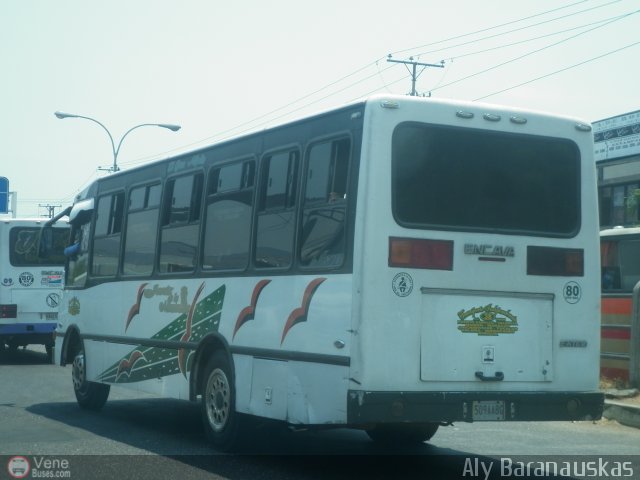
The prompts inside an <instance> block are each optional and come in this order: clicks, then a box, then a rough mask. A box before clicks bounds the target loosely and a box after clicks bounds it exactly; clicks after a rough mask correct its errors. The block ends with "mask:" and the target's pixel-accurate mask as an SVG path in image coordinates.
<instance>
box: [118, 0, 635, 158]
mask: <svg viewBox="0 0 640 480" xmlns="http://www.w3.org/2000/svg"><path fill="white" fill-rule="evenodd" d="M588 1H590V0H581V1H579V2H573V3H571V4H569V5H565V6H562V7H558V8H555V9H551V10H547V11H544V12H540V13H537V14H535V15H530V16H528V17H524V18H521V19H517V20H512V21H509V22H505V23H502V24H499V25H495V26H493V27H487V28H484V29H481V30H477V31H475V32H470V33H466V34H463V35H457V36H454V37H450V38H448V39H444V40H440V41H437V42H432V43H429V44H425V45H422V46H420V47H413V48H410V49H405V50H398V51H396V52H394V53H401V52H404V51H409V50H412V49H415V48H422V47H425V46H430V45H436V44H440V43H444V42H446V41H450V40H454V39H458V38H464V37H468V36H470V35H474V34H477V33H482V32H486V31H490V30H492V29H496V28H501V27H504V26H507V25H511V24H515V23H519V22H522V21H526V20H528V19H532V18H536V17H540V16H543V15H547V14H549V13H553V12H556V11H559V10H563V9H566V8H570V7H573V6H576V5H579V4H582V3H586V2H588ZM620 1H622V0H614V1H611V2H608V3H606V4H602V5H598V6H595V7H591V8H589V9H585V10H580V11H578V12H573V13H571V14H567V15H563V16H561V17H556V18H554V19H551V20H547V21H545V22H539V23H537V24H535V25H529V26H525V27H522V28H520V29H516V30H511V31H509V32H502V33H500V34H496V35H492V36H490V37H487V38H495V37H498V36H501V35H506V34H509V33H512V32H514V31H518V30H524V29H526V28H531V27H533V26H537V25H540V24H543V23H549V22H551V21H555V20H558V19H560V18H567V17H570V16H574V15H578V14H581V13H584V12H586V11H591V10H595V9H597V8H602V7H604V6H608V5H611V4H614V3H618V2H620ZM634 13H635V12H634ZM619 18H621V17H614V19H619ZM601 22H602V21H601ZM601 22H594V23H601ZM588 25H592V24H588ZM604 25H606V23H605V24H604ZM604 25H600V26H604ZM577 28H580V27H577ZM596 28H599V27H596ZM568 30H572V29H568ZM588 31H589V30H588ZM588 31H586V32H582V33H581V34H583V33H587V32H588ZM570 38H573V37H570ZM570 38H568V39H565V40H563V41H561V42H557V44H559V43H562V42H564V41H568V40H569V39H570ZM480 40H482V39H480ZM477 41H479V40H476V41H474V43H475V42H477ZM461 45H462V44H461ZM552 46H554V45H553V44H552V45H549V46H547V47H545V48H551V47H552ZM447 48H452V47H447ZM494 48H500V47H494ZM539 50H542V49H539ZM539 50H538V51H539ZM426 53H428V52H426ZM477 53H480V52H477ZM533 53H536V51H534V52H530V53H528V54H526V55H524V56H522V57H519V58H523V57H525V56H527V55H531V54H533ZM472 54H474V53H468V54H466V55H465V56H468V55H472ZM382 58H384V57H382ZM382 58H378V59H377V60H375V61H374V62H370V63H368V64H366V65H364V66H363V67H360V68H359V69H357V70H355V71H353V72H351V73H349V74H347V75H344V76H343V77H341V78H339V79H338V80H335V81H333V82H331V83H329V84H327V85H325V86H323V87H321V88H319V89H316V90H315V91H313V92H311V93H309V94H306V95H304V96H302V97H299V98H297V99H296V100H294V101H292V102H289V103H287V104H285V105H283V106H281V107H278V108H276V109H273V110H271V111H269V112H267V113H264V114H262V115H260V116H258V117H255V118H254V119H252V120H249V121H247V122H243V123H241V124H239V125H236V126H234V127H232V128H229V129H227V130H224V131H222V132H218V133H216V134H215V135H211V136H209V137H205V138H203V139H201V140H198V141H196V142H192V143H189V144H186V145H182V146H180V147H177V148H175V149H171V150H168V151H165V152H162V153H159V154H156V155H153V156H150V157H144V158H142V159H138V160H133V161H131V162H122V165H136V164H140V163H144V162H146V161H148V160H149V159H151V158H154V159H157V158H160V157H162V156H166V155H167V154H170V153H173V152H177V151H184V150H186V149H187V148H189V147H192V146H196V145H201V144H203V143H205V142H208V141H211V140H214V139H215V140H216V141H220V140H224V139H227V138H230V137H233V136H236V135H242V134H244V133H247V132H250V131H254V130H257V129H259V128H260V127H264V126H265V125H268V124H270V123H273V122H275V121H277V120H280V119H281V118H284V117H287V116H290V115H292V114H294V113H296V112H299V111H300V110H303V109H305V108H308V107H310V106H312V105H314V104H316V103H319V102H321V101H323V100H325V99H327V98H329V97H331V96H333V95H337V94H339V93H342V92H344V91H345V90H348V89H349V88H352V87H354V86H356V85H358V84H360V83H363V82H365V81H367V80H370V79H371V78H372V77H375V76H380V77H381V73H382V72H385V71H387V70H389V69H390V68H393V67H394V66H391V67H387V68H385V69H383V70H382V71H381V70H380V68H379V65H378V64H379V62H380V60H382ZM453 58H456V57H453ZM519 58H516V59H512V60H510V61H508V62H504V63H503V64H500V65H496V66H494V67H491V68H490V69H487V70H485V71H489V70H491V69H495V68H498V67H499V66H502V65H505V64H508V63H510V62H512V61H516V60H517V59H519ZM373 65H375V66H376V69H377V71H376V72H375V73H374V74H371V75H367V76H365V77H364V78H361V79H359V80H357V81H355V82H352V83H350V84H349V85H347V86H345V87H342V88H340V89H338V90H334V91H331V92H330V93H328V94H327V95H324V96H322V97H320V98H317V99H315V100H313V101H311V102H307V103H305V104H304V105H301V106H298V107H296V108H293V109H289V107H292V106H294V105H296V104H299V103H300V102H302V101H304V100H307V99H309V98H311V97H313V96H315V95H317V94H318V93H320V92H323V91H325V90H327V89H329V88H331V87H333V86H336V85H338V84H340V83H341V82H343V81H345V80H347V79H349V78H352V77H353V76H355V75H357V74H359V73H361V72H363V71H365V70H366V69H367V68H370V67H371V66H373ZM481 73H484V71H483V72H477V73H476V74H473V75H471V76H468V77H464V78H462V79H458V80H454V81H453V82H449V83H447V84H444V85H438V86H436V87H435V88H432V89H431V91H434V90H435V89H441V88H444V87H446V86H449V85H452V84H454V83H458V82H460V81H463V80H464V79H467V78H471V77H473V76H475V75H480V74H481ZM403 78H406V77H403ZM443 79H444V75H443V77H442V78H441V79H440V81H439V82H438V83H439V84H441V82H442V81H443ZM381 80H382V81H383V85H382V87H378V88H376V89H375V90H372V91H370V92H369V93H366V94H363V95H359V96H358V97H355V99H358V98H362V97H363V96H366V95H369V94H371V93H374V92H376V91H379V90H380V88H387V89H388V87H389V86H391V85H394V84H396V83H399V82H400V81H402V78H400V79H398V80H394V81H392V82H389V83H386V82H384V79H383V78H382V77H381ZM283 110H287V111H286V112H285V113H282V114H280V115H277V116H275V117H273V116H272V115H273V114H274V113H278V112H282V111H283ZM266 118H268V119H267V120H265V121H263V122H259V123H256V122H258V121H260V120H263V119H266ZM243 127H246V128H243ZM232 132H233V133H232Z"/></svg>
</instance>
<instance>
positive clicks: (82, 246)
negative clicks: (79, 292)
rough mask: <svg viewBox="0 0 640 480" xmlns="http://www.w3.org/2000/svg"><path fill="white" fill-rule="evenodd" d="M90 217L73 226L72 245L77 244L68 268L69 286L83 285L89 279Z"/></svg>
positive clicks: (67, 281) (67, 282) (70, 257)
mask: <svg viewBox="0 0 640 480" xmlns="http://www.w3.org/2000/svg"><path fill="white" fill-rule="evenodd" d="M89 220H90V219H87V220H86V221H85V222H84V223H82V224H80V225H78V224H76V225H73V226H72V227H71V245H74V246H75V245H77V247H76V248H75V249H74V250H75V252H74V254H72V255H71V256H69V257H68V258H69V263H68V266H67V270H66V275H67V279H66V282H65V283H66V285H67V286H69V287H83V286H84V285H85V283H86V280H87V269H88V267H89V232H90V230H91V222H90V221H89Z"/></svg>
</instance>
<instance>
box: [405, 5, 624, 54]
mask: <svg viewBox="0 0 640 480" xmlns="http://www.w3.org/2000/svg"><path fill="white" fill-rule="evenodd" d="M621 1H623V0H613V1H610V2H608V3H603V4H601V5H597V6H595V7H591V8H587V9H585V10H579V11H577V12H573V13H569V14H567V15H562V16H560V17H556V18H551V19H549V20H545V21H543V22H539V23H534V24H531V25H526V26H524V27H520V28H516V29H514V30H507V31H506V32H500V33H496V34H494V35H489V36H487V37H481V38H475V39H473V40H469V41H468V42H463V43H458V44H456V45H449V46H446V47H442V48H437V49H435V50H428V51H426V52H420V53H417V54H416V56H422V55H426V54H428V53H435V52H441V51H442V50H449V49H452V48H457V47H462V46H465V45H469V44H475V43H478V42H481V41H484V40H490V39H492V38H497V37H501V36H504V35H510V34H512V33H516V32H520V31H523V30H527V29H529V28H533V27H539V26H540V25H544V24H547V23H551V22H555V21H557V20H563V19H565V18H568V17H574V16H576V15H580V14H582V13H585V12H590V11H593V10H597V9H599V8H603V7H608V6H610V5H612V4H614V3H619V2H621ZM552 11H555V10H552ZM546 13H549V12H546ZM546 13H542V14H539V15H535V16H540V15H545V14H546ZM529 18H531V17H529ZM523 20H525V19H522V20H517V21H514V22H510V23H518V22H520V21H523ZM503 25H507V24H503ZM495 28H499V27H495ZM481 31H484V30H481ZM469 35H471V34H465V35H460V36H459V37H452V38H451V39H456V38H463V37H467V36H469ZM445 41H446V40H440V41H437V42H433V43H429V44H426V45H422V46H419V47H413V48H411V49H407V50H414V49H418V48H424V47H427V46H431V45H438V44H440V43H444V42H445Z"/></svg>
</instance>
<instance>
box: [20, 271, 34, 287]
mask: <svg viewBox="0 0 640 480" xmlns="http://www.w3.org/2000/svg"><path fill="white" fill-rule="evenodd" d="M18 280H19V281H20V285H22V286H23V287H30V286H31V285H33V275H31V272H22V273H21V274H20V276H19V277H18Z"/></svg>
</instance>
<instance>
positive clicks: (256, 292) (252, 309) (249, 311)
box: [231, 280, 271, 340]
mask: <svg viewBox="0 0 640 480" xmlns="http://www.w3.org/2000/svg"><path fill="white" fill-rule="evenodd" d="M270 282H271V280H260V281H259V282H258V283H257V284H256V286H255V287H254V288H253V293H252V294H251V303H250V304H249V306H247V307H244V308H243V309H242V310H241V311H240V315H238V319H237V320H236V326H235V327H234V328H233V336H232V337H231V339H232V340H233V339H234V338H235V337H236V333H237V332H238V330H240V327H241V326H242V325H244V324H245V323H247V322H248V321H249V320H253V318H254V315H255V313H256V305H257V304H258V298H260V294H261V293H262V290H264V287H266V286H267V285H268V284H269V283H270Z"/></svg>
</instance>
